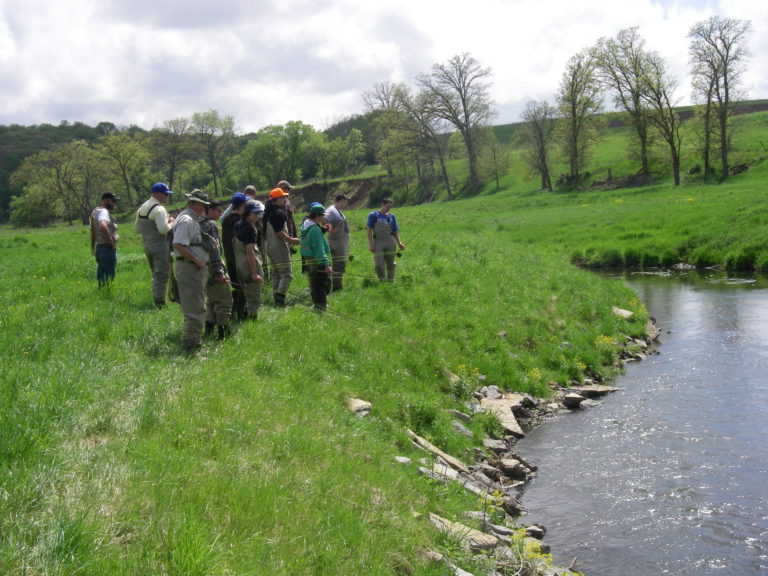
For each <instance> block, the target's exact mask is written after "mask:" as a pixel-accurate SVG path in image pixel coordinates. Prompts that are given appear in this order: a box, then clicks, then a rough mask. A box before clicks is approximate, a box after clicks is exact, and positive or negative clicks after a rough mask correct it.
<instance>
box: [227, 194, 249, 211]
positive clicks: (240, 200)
mask: <svg viewBox="0 0 768 576" xmlns="http://www.w3.org/2000/svg"><path fill="white" fill-rule="evenodd" d="M230 201H231V202H232V207H233V208H237V207H238V206H242V205H243V204H245V203H246V202H247V201H248V196H246V195H245V194H243V193H242V192H235V193H234V194H232V200H230Z"/></svg>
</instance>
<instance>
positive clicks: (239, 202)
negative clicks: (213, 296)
mask: <svg viewBox="0 0 768 576" xmlns="http://www.w3.org/2000/svg"><path fill="white" fill-rule="evenodd" d="M247 200H248V197H247V196H246V195H245V194H243V193H242V192H235V193H234V194H233V195H232V199H231V200H230V203H229V206H228V207H227V209H226V210H225V211H224V214H223V215H222V217H221V244H222V247H223V248H224V260H225V261H226V263H227V274H229V280H230V282H231V284H230V285H231V286H232V311H233V312H234V314H235V317H236V318H237V319H238V320H245V319H246V318H247V317H248V313H247V311H246V309H245V295H244V293H243V287H242V285H241V283H240V280H239V279H238V276H237V260H236V257H235V249H234V245H233V241H234V238H235V225H236V224H237V223H238V222H240V217H241V216H242V214H243V209H244V208H245V203H246V201H247Z"/></svg>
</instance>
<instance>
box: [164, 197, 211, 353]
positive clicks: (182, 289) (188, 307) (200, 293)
mask: <svg viewBox="0 0 768 576" xmlns="http://www.w3.org/2000/svg"><path fill="white" fill-rule="evenodd" d="M186 197H187V200H189V203H188V204H187V207H186V208H185V209H184V210H182V212H181V214H179V217H178V218H176V222H175V223H174V225H173V255H174V257H175V259H176V265H175V267H174V271H175V273H176V282H177V283H178V287H179V304H181V311H182V313H183V314H184V326H183V328H182V332H181V344H182V346H183V347H184V350H185V351H187V352H190V353H191V352H194V351H195V350H197V349H198V348H199V347H200V340H201V338H202V334H203V325H204V323H205V285H206V283H207V281H208V270H207V268H208V258H209V255H208V250H206V248H205V246H204V245H203V232H202V229H201V228H200V220H202V219H203V218H204V217H205V207H206V206H208V205H209V204H210V203H211V201H210V199H209V198H208V195H207V194H206V193H205V192H201V191H200V190H197V189H195V190H192V192H190V193H189V194H186Z"/></svg>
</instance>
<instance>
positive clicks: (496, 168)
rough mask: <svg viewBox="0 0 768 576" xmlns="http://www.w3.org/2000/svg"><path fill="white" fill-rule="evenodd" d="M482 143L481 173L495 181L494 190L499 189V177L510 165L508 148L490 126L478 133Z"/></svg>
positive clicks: (507, 170) (505, 172)
mask: <svg viewBox="0 0 768 576" xmlns="http://www.w3.org/2000/svg"><path fill="white" fill-rule="evenodd" d="M478 138H479V140H480V141H481V143H482V150H483V152H482V154H481V155H480V168H481V173H482V174H483V175H484V176H485V175H486V174H487V175H488V177H489V178H492V179H493V180H494V182H496V191H497V192H498V191H499V190H501V178H502V176H504V175H505V174H507V172H509V168H510V166H511V165H512V159H511V158H510V155H509V150H508V149H506V148H505V147H504V146H502V145H501V143H500V142H499V139H498V138H497V137H496V134H494V133H493V130H492V129H491V128H486V129H485V130H483V131H482V132H480V134H479V135H478Z"/></svg>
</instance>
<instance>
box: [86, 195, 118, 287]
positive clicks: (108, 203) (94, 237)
mask: <svg viewBox="0 0 768 576" xmlns="http://www.w3.org/2000/svg"><path fill="white" fill-rule="evenodd" d="M118 200H120V197H119V196H115V195H114V194H113V193H112V192H104V194H102V195H101V204H100V205H99V206H97V207H96V208H94V209H93V212H91V217H90V227H91V254H93V256H94V257H95V258H96V281H97V282H98V283H99V288H104V287H105V286H106V285H107V284H108V283H109V282H111V281H112V280H114V279H115V274H116V273H117V240H118V238H119V236H118V235H117V222H115V217H114V216H112V211H114V209H115V208H117V201H118Z"/></svg>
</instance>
